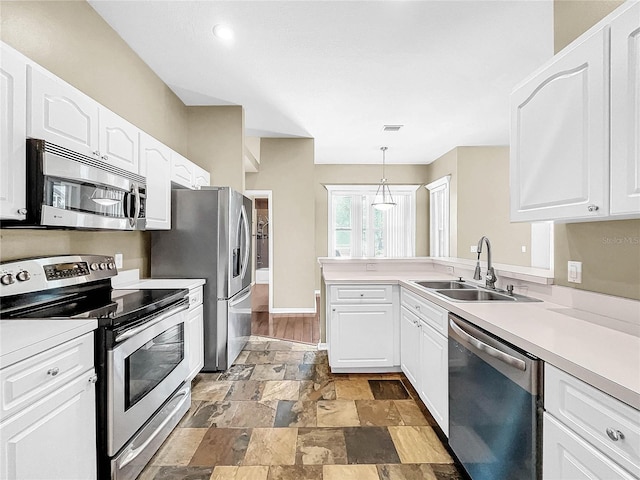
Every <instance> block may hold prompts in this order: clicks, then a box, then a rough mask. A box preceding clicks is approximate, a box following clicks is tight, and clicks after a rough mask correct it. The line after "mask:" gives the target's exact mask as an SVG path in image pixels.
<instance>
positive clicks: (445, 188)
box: [425, 175, 451, 257]
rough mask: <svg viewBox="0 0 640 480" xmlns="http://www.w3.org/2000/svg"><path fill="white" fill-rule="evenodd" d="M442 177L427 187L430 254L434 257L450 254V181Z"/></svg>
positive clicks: (449, 176)
mask: <svg viewBox="0 0 640 480" xmlns="http://www.w3.org/2000/svg"><path fill="white" fill-rule="evenodd" d="M450 180H451V175H447V176H445V177H442V178H440V179H438V180H436V181H434V182H431V183H430V184H429V185H426V186H425V188H426V189H427V190H429V254H430V255H431V256H432V257H448V256H449V181H450Z"/></svg>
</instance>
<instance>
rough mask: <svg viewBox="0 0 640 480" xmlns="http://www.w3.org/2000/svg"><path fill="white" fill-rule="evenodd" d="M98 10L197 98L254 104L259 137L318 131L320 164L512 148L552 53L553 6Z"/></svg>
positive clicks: (340, 4) (196, 5)
mask: <svg viewBox="0 0 640 480" xmlns="http://www.w3.org/2000/svg"><path fill="white" fill-rule="evenodd" d="M89 3H90V4H91V5H92V7H93V8H94V9H95V10H96V11H97V12H98V14H100V15H101V16H102V17H103V18H104V19H105V20H106V21H107V22H108V23H109V24H110V25H111V27H113V28H114V29H115V30H116V32H118V34H119V35H120V36H121V37H122V38H123V39H124V40H125V41H126V42H127V43H128V44H129V46H130V47H131V48H132V49H133V50H135V51H136V52H137V54H138V55H139V56H140V57H141V58H142V59H143V60H144V61H145V62H146V63H147V64H148V65H149V66H150V67H151V68H152V69H153V70H154V71H155V72H156V73H157V74H158V76H159V77H160V78H161V79H162V80H163V81H164V82H165V83H166V84H167V85H169V86H170V88H171V89H172V90H173V91H174V92H175V93H176V94H177V95H178V96H179V97H180V98H181V99H182V101H183V102H184V103H185V104H187V105H242V106H243V107H244V109H245V128H246V134H247V135H250V136H263V137H268V136H271V137H298V136H299V137H313V138H315V162H316V163H380V162H381V159H382V157H381V153H380V150H379V148H380V146H382V145H386V146H388V147H389V150H388V152H387V162H388V163H429V162H432V161H433V160H435V159H436V158H438V157H439V156H441V155H442V154H444V153H446V152H447V151H449V150H451V149H452V148H454V147H456V146H459V145H506V144H508V141H509V137H508V132H509V98H508V97H509V92H510V91H511V90H512V89H513V87H514V86H515V85H516V84H517V83H518V82H520V81H521V80H522V79H523V78H524V77H526V76H527V75H528V74H529V73H531V72H532V71H533V70H534V69H536V68H537V67H538V66H539V65H540V64H541V63H543V62H544V61H545V60H547V59H548V58H550V57H551V56H552V55H553V2H552V1H551V0H533V1H525V0H504V1H497V0H472V1H453V0H446V1H391V0H387V1H298V0H290V1H269V0H262V1H238V0H235V1H177V0H176V1H140V0H128V1H112V0H89ZM216 24H225V25H228V26H230V27H231V28H232V29H233V30H234V33H235V37H234V39H233V41H232V42H231V43H225V42H222V41H220V40H219V39H217V38H216V37H214V36H213V35H212V27H213V26H214V25H216ZM385 124H402V125H404V127H403V128H402V130H401V131H400V132H398V133H386V132H382V127H383V125H385Z"/></svg>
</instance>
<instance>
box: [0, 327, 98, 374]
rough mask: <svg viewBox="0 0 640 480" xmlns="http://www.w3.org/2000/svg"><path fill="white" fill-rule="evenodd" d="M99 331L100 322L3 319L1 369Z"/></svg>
mask: <svg viewBox="0 0 640 480" xmlns="http://www.w3.org/2000/svg"><path fill="white" fill-rule="evenodd" d="M96 328H98V321H97V320H90V319H85V318H83V319H73V320H50V319H47V320H37V319H34V320H0V368H4V367H7V366H9V365H12V364H14V363H16V362H19V361H21V360H24V359H25V358H29V357H31V356H33V355H36V354H37V353H40V352H43V351H45V350H47V349H49V348H52V347H55V346H56V345H60V344H62V343H64V342H66V341H68V340H71V339H73V338H76V337H79V336H81V335H84V334H85V333H88V332H92V331H93V330H95V329H96Z"/></svg>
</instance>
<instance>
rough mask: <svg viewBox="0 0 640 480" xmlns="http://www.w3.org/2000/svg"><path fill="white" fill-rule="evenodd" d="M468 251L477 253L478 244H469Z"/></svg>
mask: <svg viewBox="0 0 640 480" xmlns="http://www.w3.org/2000/svg"><path fill="white" fill-rule="evenodd" d="M469 251H470V252H471V253H478V245H471V247H469Z"/></svg>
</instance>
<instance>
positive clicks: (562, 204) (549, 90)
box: [510, 29, 609, 221]
mask: <svg viewBox="0 0 640 480" xmlns="http://www.w3.org/2000/svg"><path fill="white" fill-rule="evenodd" d="M607 64H608V57H607V32H606V31H605V30H604V29H601V30H599V31H597V32H595V33H594V34H592V35H591V36H589V37H588V38H586V39H583V40H582V41H581V42H579V43H578V44H576V45H574V46H573V47H572V48H571V49H569V50H568V51H565V52H563V53H562V54H559V55H558V56H556V57H555V58H554V60H553V62H551V63H550V64H548V65H547V66H546V67H545V68H544V69H543V70H542V71H539V72H538V73H536V74H535V75H534V76H533V77H531V78H530V79H529V80H527V81H526V83H524V84H522V85H521V86H520V87H519V88H517V89H516V90H515V91H514V92H513V94H512V96H511V172H510V175H511V220H512V221H537V220H555V219H575V218H588V217H597V216H603V215H606V214H607V212H608V195H607V190H608V189H607V188H606V187H607V185H606V179H607V178H608V163H609V162H608V152H607V148H608V138H607V137H608V135H607V130H608V129H607V115H606V104H607V98H608V81H607V75H608V68H607Z"/></svg>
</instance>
